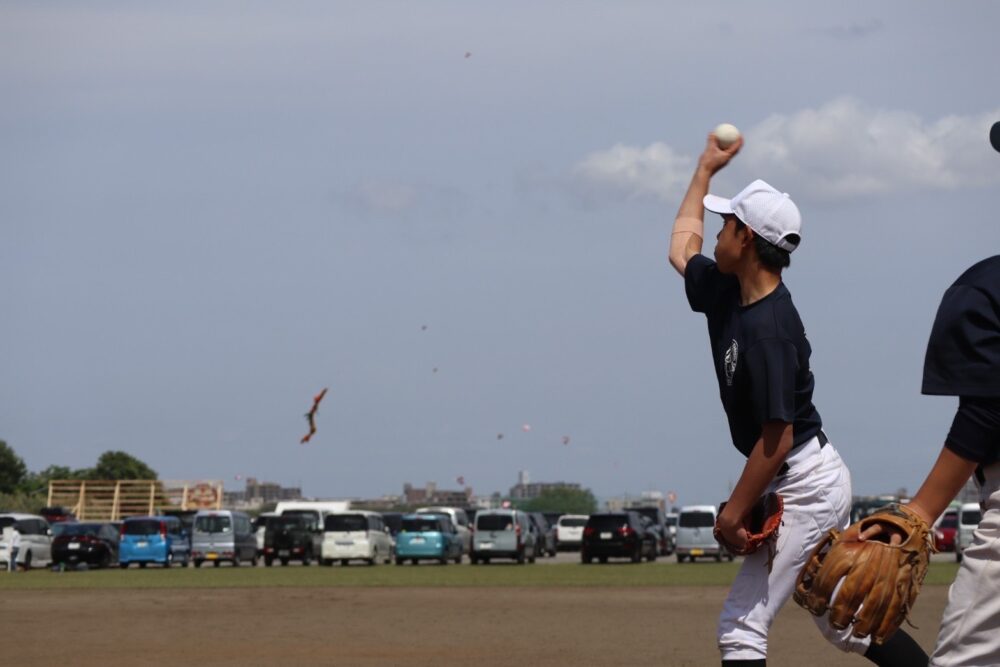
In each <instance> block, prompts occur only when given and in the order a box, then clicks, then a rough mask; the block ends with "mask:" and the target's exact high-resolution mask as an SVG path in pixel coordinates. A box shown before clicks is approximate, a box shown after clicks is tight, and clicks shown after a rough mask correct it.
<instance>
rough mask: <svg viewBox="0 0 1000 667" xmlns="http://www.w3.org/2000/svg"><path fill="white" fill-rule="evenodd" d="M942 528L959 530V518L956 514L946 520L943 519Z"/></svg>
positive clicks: (948, 516) (950, 515)
mask: <svg viewBox="0 0 1000 667" xmlns="http://www.w3.org/2000/svg"><path fill="white" fill-rule="evenodd" d="M941 527H942V528H957V527H958V517H957V516H955V515H954V514H949V515H947V516H946V517H945V518H943V519H941Z"/></svg>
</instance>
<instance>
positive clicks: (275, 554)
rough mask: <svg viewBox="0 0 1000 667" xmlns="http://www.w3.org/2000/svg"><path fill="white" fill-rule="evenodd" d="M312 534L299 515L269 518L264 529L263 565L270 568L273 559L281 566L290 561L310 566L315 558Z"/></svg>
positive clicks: (303, 518) (310, 528)
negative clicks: (279, 562)
mask: <svg viewBox="0 0 1000 667" xmlns="http://www.w3.org/2000/svg"><path fill="white" fill-rule="evenodd" d="M313 532H314V531H313V530H312V527H311V526H310V525H309V521H308V520H307V518H306V517H304V516H302V515H300V514H291V515H289V514H285V515H282V516H273V517H270V518H269V519H268V520H267V526H266V527H265V528H264V565H266V566H268V567H271V566H272V565H273V564H274V561H275V559H277V560H279V561H281V564H282V565H288V563H289V561H292V560H297V561H301V562H302V564H303V565H310V564H311V563H312V561H313V558H315V557H316V556H317V554H315V553H313V549H314V547H313Z"/></svg>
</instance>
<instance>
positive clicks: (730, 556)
mask: <svg viewBox="0 0 1000 667" xmlns="http://www.w3.org/2000/svg"><path fill="white" fill-rule="evenodd" d="M735 559H736V556H734V555H733V554H726V560H728V561H729V562H730V563H732V562H733V560H735Z"/></svg>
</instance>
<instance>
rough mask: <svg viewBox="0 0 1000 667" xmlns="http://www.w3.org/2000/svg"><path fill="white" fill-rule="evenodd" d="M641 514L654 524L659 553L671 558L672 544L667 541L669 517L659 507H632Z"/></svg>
mask: <svg viewBox="0 0 1000 667" xmlns="http://www.w3.org/2000/svg"><path fill="white" fill-rule="evenodd" d="M629 509H631V510H635V511H636V512H638V513H639V514H641V515H643V516H644V517H647V518H648V519H649V520H650V521H651V522H652V524H653V532H654V533H656V548H657V553H659V554H660V555H661V556H669V555H670V553H671V550H670V544H669V541H668V539H667V534H668V530H667V515H666V514H664V512H663V510H661V509H660V508H659V507H655V506H649V507H630V508H629Z"/></svg>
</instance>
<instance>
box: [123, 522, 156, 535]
mask: <svg viewBox="0 0 1000 667" xmlns="http://www.w3.org/2000/svg"><path fill="white" fill-rule="evenodd" d="M159 532H160V522H159V521H157V520H156V519H139V520H137V521H126V522H125V534H126V535H156V534H157V533H159Z"/></svg>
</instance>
